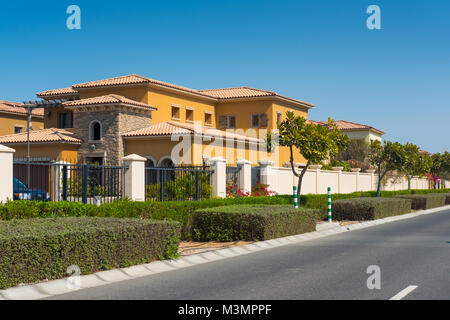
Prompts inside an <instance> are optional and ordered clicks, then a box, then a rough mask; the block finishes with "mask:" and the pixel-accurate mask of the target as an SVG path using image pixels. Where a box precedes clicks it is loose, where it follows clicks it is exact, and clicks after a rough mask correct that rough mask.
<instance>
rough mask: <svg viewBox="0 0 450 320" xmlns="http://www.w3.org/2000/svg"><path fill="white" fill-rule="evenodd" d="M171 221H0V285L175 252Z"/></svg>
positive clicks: (85, 271) (84, 271) (86, 271)
mask: <svg viewBox="0 0 450 320" xmlns="http://www.w3.org/2000/svg"><path fill="white" fill-rule="evenodd" d="M179 236H180V226H179V224H178V223H174V222H162V221H151V220H139V219H108V218H87V217H84V218H47V219H24V220H11V221H3V222H0V288H1V289H4V288H8V287H11V286H16V285H18V284H19V283H33V282H37V281H41V280H44V279H49V280H51V279H60V278H63V277H67V276H68V274H67V272H66V271H67V267H69V266H71V265H77V266H78V267H79V268H80V270H81V273H82V274H89V273H93V272H96V271H99V270H107V269H112V268H118V267H127V266H131V265H135V264H141V263H147V262H150V261H153V260H156V259H168V258H175V257H177V256H178V244H179Z"/></svg>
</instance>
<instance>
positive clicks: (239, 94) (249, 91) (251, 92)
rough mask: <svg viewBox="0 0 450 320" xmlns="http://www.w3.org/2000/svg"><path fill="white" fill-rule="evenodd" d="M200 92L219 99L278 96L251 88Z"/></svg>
mask: <svg viewBox="0 0 450 320" xmlns="http://www.w3.org/2000/svg"><path fill="white" fill-rule="evenodd" d="M200 92H203V93H206V94H208V95H210V96H212V97H215V98H218V99H233V98H251V97H264V96H275V95H276V93H275V92H272V91H266V90H260V89H254V88H249V87H236V88H223V89H210V90H200Z"/></svg>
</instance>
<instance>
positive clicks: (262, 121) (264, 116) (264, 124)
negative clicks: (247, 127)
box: [259, 113, 269, 128]
mask: <svg viewBox="0 0 450 320" xmlns="http://www.w3.org/2000/svg"><path fill="white" fill-rule="evenodd" d="M268 122H269V118H268V117H267V114H265V113H261V115H260V116H259V125H260V126H261V127H263V128H265V127H267V123H268Z"/></svg>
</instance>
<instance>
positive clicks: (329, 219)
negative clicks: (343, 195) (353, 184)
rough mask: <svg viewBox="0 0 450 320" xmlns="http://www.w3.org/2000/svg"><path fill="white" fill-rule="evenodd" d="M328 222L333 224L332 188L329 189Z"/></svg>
mask: <svg viewBox="0 0 450 320" xmlns="http://www.w3.org/2000/svg"><path fill="white" fill-rule="evenodd" d="M328 222H331V188H330V187H328Z"/></svg>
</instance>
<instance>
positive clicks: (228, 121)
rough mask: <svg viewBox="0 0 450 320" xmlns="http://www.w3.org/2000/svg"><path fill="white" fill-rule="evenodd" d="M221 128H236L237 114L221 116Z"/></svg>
mask: <svg viewBox="0 0 450 320" xmlns="http://www.w3.org/2000/svg"><path fill="white" fill-rule="evenodd" d="M219 128H222V129H226V128H228V129H234V128H236V116H231V115H227V116H220V117H219Z"/></svg>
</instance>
